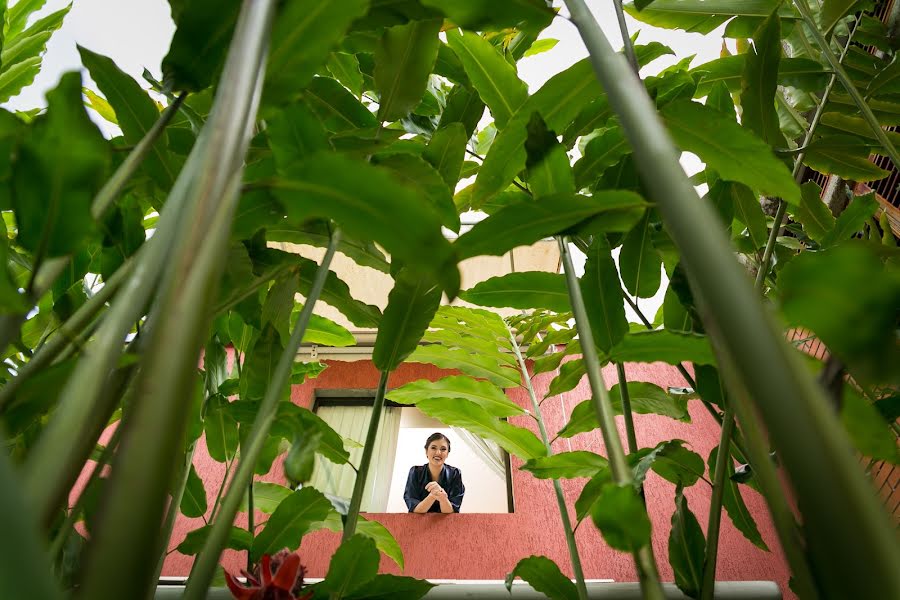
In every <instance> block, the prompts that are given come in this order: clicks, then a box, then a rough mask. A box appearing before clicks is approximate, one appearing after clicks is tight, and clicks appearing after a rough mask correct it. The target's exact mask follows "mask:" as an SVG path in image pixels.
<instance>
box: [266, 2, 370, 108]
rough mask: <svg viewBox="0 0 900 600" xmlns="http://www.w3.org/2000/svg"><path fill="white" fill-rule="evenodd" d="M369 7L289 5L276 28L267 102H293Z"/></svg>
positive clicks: (354, 4) (357, 4) (366, 4)
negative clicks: (353, 23)
mask: <svg viewBox="0 0 900 600" xmlns="http://www.w3.org/2000/svg"><path fill="white" fill-rule="evenodd" d="M368 7H369V2H368V0H333V1H332V2H317V1H316V0H291V2H288V3H287V4H285V5H284V7H283V8H282V10H281V11H280V12H279V14H278V18H277V19H276V20H275V23H274V25H273V27H272V36H271V41H270V43H269V45H270V49H269V61H268V66H267V67H266V81H265V84H264V86H263V102H264V103H265V104H267V105H279V104H283V103H285V102H290V101H291V100H293V99H294V97H295V96H296V95H297V94H298V93H299V92H300V91H301V90H302V89H303V88H304V87H305V86H306V84H308V83H309V82H310V80H311V79H312V77H313V75H314V74H315V73H316V72H317V71H318V70H319V69H320V67H322V65H323V64H324V63H325V61H326V60H327V59H328V55H329V54H330V53H331V51H332V50H333V49H334V47H335V46H336V45H337V44H338V42H340V40H341V39H342V38H343V37H344V34H345V33H346V31H347V29H348V28H349V27H350V24H351V23H352V22H353V21H354V20H355V19H357V18H358V17H361V16H363V15H364V14H365V12H366V9H368Z"/></svg>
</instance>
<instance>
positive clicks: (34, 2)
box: [3, 0, 47, 39]
mask: <svg viewBox="0 0 900 600" xmlns="http://www.w3.org/2000/svg"><path fill="white" fill-rule="evenodd" d="M7 4H8V3H7ZM45 4H47V0H19V1H18V2H14V3H13V5H12V6H10V7H9V8H7V9H6V13H5V14H4V17H5V18H6V25H5V27H4V28H3V36H4V37H5V38H6V39H10V38H14V37H16V36H18V35H19V34H20V33H22V32H23V31H24V30H25V25H27V24H28V18H29V17H30V16H31V15H32V14H34V13H35V12H36V11H39V10H40V9H41V8H42V7H43V6H44V5H45Z"/></svg>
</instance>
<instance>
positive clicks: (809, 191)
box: [794, 181, 834, 242]
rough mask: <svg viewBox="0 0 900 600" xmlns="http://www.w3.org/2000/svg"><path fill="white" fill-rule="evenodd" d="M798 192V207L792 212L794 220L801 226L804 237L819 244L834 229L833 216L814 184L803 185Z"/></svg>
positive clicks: (820, 189)
mask: <svg viewBox="0 0 900 600" xmlns="http://www.w3.org/2000/svg"><path fill="white" fill-rule="evenodd" d="M800 192H801V196H800V206H799V207H798V208H797V210H795V211H794V218H796V219H797V220H798V221H799V222H800V223H801V224H802V225H803V231H804V233H806V235H808V236H809V237H810V238H812V239H814V240H816V241H817V242H821V241H822V240H823V239H825V236H826V235H827V234H828V232H829V231H831V230H832V229H834V215H832V214H831V210H829V208H828V206H826V205H825V202H823V201H822V188H820V187H819V186H818V185H817V184H816V183H815V182H813V181H808V182H806V183H804V184H803V185H802V186H800Z"/></svg>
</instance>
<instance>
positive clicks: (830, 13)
mask: <svg viewBox="0 0 900 600" xmlns="http://www.w3.org/2000/svg"><path fill="white" fill-rule="evenodd" d="M861 4H865V3H864V2H860V0H824V1H823V2H822V8H821V10H820V11H819V23H820V25H821V27H822V33H824V34H825V35H826V36H827V35H829V34H831V32H832V30H833V29H834V28H835V26H836V25H837V24H838V23H840V22H841V20H842V19H843V18H844V17H846V16H848V15H849V14H850V13H851V11H852V12H855V11H856V10H859V8H860V6H859V5H861Z"/></svg>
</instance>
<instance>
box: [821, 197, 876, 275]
mask: <svg viewBox="0 0 900 600" xmlns="http://www.w3.org/2000/svg"><path fill="white" fill-rule="evenodd" d="M877 208H878V201H877V200H876V199H875V193H874V192H870V193H868V194H863V195H862V196H855V197H854V198H853V200H851V201H850V205H849V206H847V208H845V209H844V212H842V213H841V215H840V216H839V217H838V218H837V220H836V221H835V223H834V228H833V229H832V230H831V231H829V232H828V233H827V234H826V235H825V237H824V238H822V247H824V248H828V247H829V246H834V245H835V244H837V243H838V242H840V241H842V240H846V239H848V238H850V237H851V236H852V235H853V234H855V233H856V232H858V231H859V230H861V229H862V228H863V225H864V224H865V222H866V221H867V220H868V219H870V218H871V217H872V215H873V214H874V213H875V210H876V209H877ZM849 289H852V288H849Z"/></svg>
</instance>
